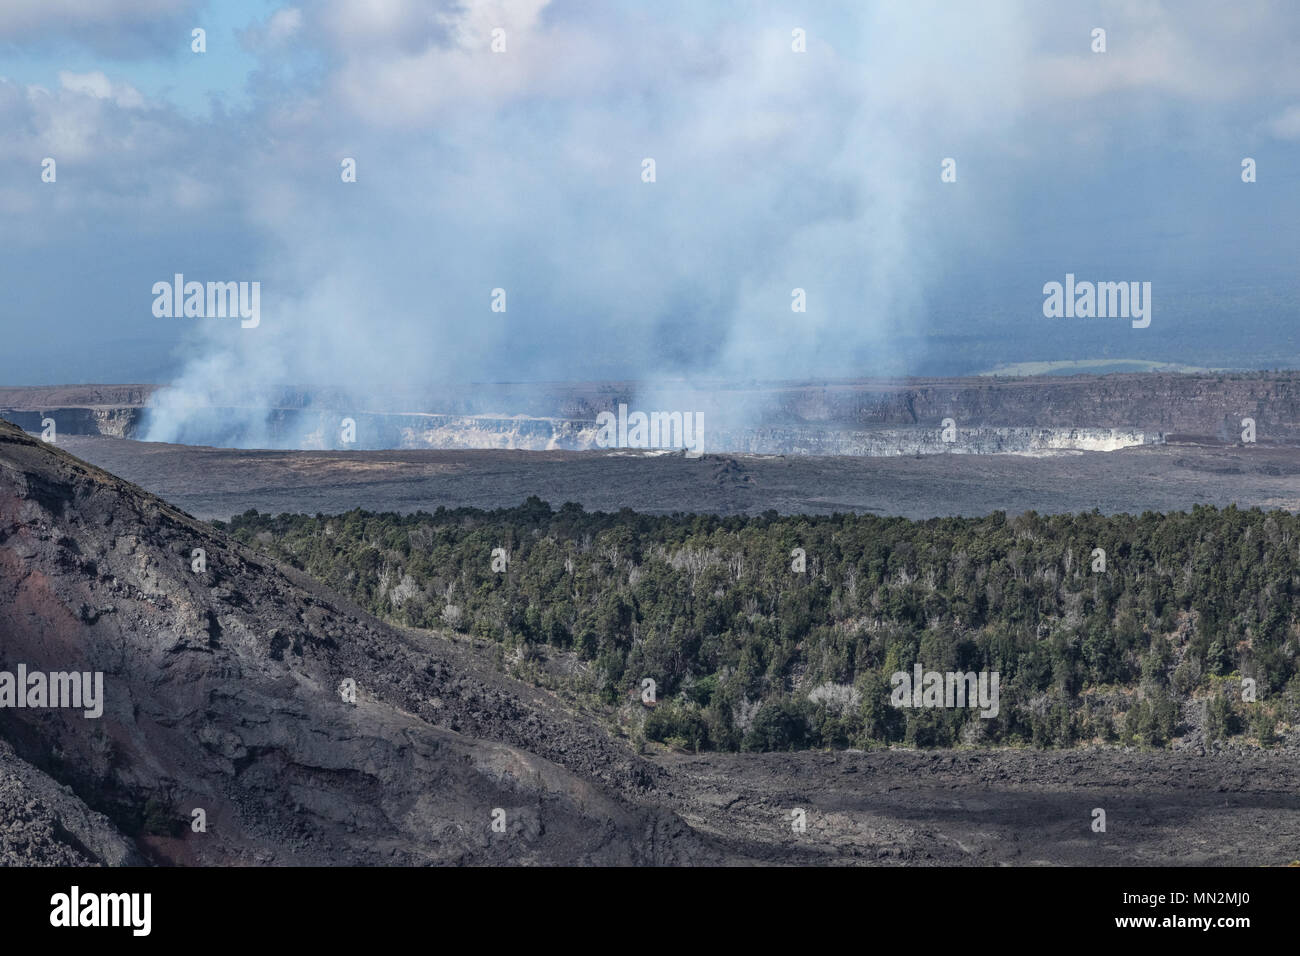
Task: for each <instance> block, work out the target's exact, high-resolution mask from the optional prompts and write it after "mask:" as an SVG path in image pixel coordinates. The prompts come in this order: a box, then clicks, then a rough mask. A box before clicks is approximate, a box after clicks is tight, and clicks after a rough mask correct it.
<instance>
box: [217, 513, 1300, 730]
mask: <svg viewBox="0 0 1300 956" xmlns="http://www.w3.org/2000/svg"><path fill="white" fill-rule="evenodd" d="M217 524H218V525H221V526H223V527H225V525H222V523H221V522H217ZM228 527H229V530H231V531H232V532H233V533H234V534H235V535H236V536H237V537H239V538H240V539H242V540H244V541H247V542H249V543H252V544H254V545H257V546H259V547H261V548H263V549H264V550H266V551H268V552H270V553H272V554H273V555H275V556H276V557H278V558H280V559H282V560H285V561H287V562H289V563H291V564H293V565H295V566H297V567H300V568H302V569H303V570H305V571H307V572H308V573H310V574H312V575H314V576H315V577H317V578H319V579H320V580H321V581H323V582H325V583H326V584H328V585H330V586H332V587H334V588H336V589H338V590H339V591H342V592H344V593H346V594H347V595H349V596H350V597H351V598H352V599H354V600H355V601H357V602H358V603H359V604H361V605H362V606H363V607H365V608H367V609H368V610H370V611H371V612H373V613H375V614H377V615H378V616H380V617H382V618H386V619H389V620H392V621H394V622H397V623H401V624H407V625H411V626H415V627H426V628H447V627H450V628H454V629H456V630H459V631H462V632H468V633H472V634H475V635H479V636H481V637H484V638H488V639H491V640H494V641H499V642H501V644H502V645H504V648H505V650H506V651H507V652H508V653H509V654H510V655H511V657H512V658H513V659H516V660H527V659H528V658H529V657H530V655H532V656H538V655H537V654H536V649H537V648H538V647H539V646H540V645H549V646H550V648H552V649H553V651H552V653H560V654H562V655H566V656H571V657H572V658H573V659H574V660H575V661H576V665H575V667H574V668H573V676H572V679H571V681H570V684H571V686H572V688H573V689H574V690H575V692H578V693H582V694H586V695H589V696H591V697H593V698H599V699H601V700H603V701H604V703H606V704H608V705H622V706H623V707H625V708H626V707H628V706H629V702H633V703H635V704H636V705H637V706H638V707H639V706H640V690H641V688H642V686H643V681H644V680H645V679H646V678H650V679H653V680H654V681H655V684H656V695H657V703H656V706H655V707H654V708H653V710H652V711H649V708H647V710H648V711H649V713H648V717H647V719H646V720H645V723H644V733H645V734H646V736H648V737H650V738H653V739H657V740H661V741H666V742H669V743H672V744H675V745H678V746H684V747H690V748H700V749H705V748H718V749H732V750H735V749H746V750H767V749H789V748H798V747H845V746H856V747H869V746H877V745H881V744H886V743H890V742H904V743H908V744H913V745H917V746H947V745H952V744H960V743H972V744H978V743H996V744H1021V743H1023V744H1032V745H1035V746H1070V745H1074V744H1078V743H1083V742H1093V741H1109V742H1116V743H1133V744H1143V745H1149V746H1162V745H1165V744H1167V743H1168V742H1169V741H1170V740H1171V739H1172V738H1174V737H1176V736H1179V737H1187V738H1189V739H1197V738H1199V739H1200V740H1214V739H1220V738H1225V737H1232V736H1236V735H1243V736H1244V737H1249V738H1252V739H1255V740H1258V741H1261V742H1263V743H1271V742H1273V740H1274V739H1275V735H1276V733H1277V731H1278V730H1285V729H1287V728H1288V727H1289V726H1290V725H1291V724H1294V723H1300V721H1297V716H1296V715H1297V713H1300V678H1297V670H1298V668H1297V660H1296V655H1297V649H1298V640H1297V635H1300V611H1298V610H1297V606H1296V605H1295V603H1294V597H1295V595H1296V593H1297V591H1298V590H1300V517H1297V516H1295V515H1292V514H1289V513H1286V512H1262V511H1260V510H1258V509H1255V510H1250V511H1242V510H1238V509H1236V508H1228V509H1226V510H1218V509H1213V508H1207V507H1197V508H1196V509H1194V510H1193V511H1192V512H1191V513H1187V514H1182V513H1180V514H1168V515H1160V514H1153V513H1147V514H1143V515H1141V516H1132V515H1116V516H1110V517H1107V516H1103V515H1101V514H1098V513H1092V514H1080V515H1073V516H1072V515H1055V516H1040V515H1035V514H1032V513H1030V514H1026V515H1022V516H1020V517H1015V518H1008V517H1007V516H1006V515H1005V514H1003V513H1001V512H999V513H995V514H992V515H989V516H987V517H984V518H977V519H970V518H946V519H933V520H929V521H909V520H905V519H901V518H880V517H873V516H858V515H836V516H832V517H798V516H796V517H779V516H778V515H776V513H775V512H771V513H768V514H765V515H762V516H759V517H753V518H745V517H731V518H719V517H710V516H695V515H686V516H672V517H652V516H646V515H642V514H637V513H634V512H632V511H629V510H624V511H622V512H619V513H617V514H593V513H586V512H584V511H583V510H582V509H581V508H580V507H579V506H577V505H572V504H570V505H565V506H564V507H562V508H560V509H559V510H558V511H555V510H553V509H552V508H551V507H550V506H549V505H547V504H546V503H544V502H542V501H539V500H538V499H536V498H532V499H529V501H528V502H526V503H525V504H523V505H522V506H520V507H518V508H514V509H509V510H499V511H491V512H487V511H479V510H474V509H458V510H455V511H448V510H444V509H439V510H438V511H437V513H435V514H432V515H431V514H427V513H420V514H416V515H410V516H405V517H403V516H399V515H395V514H371V513H366V512H361V511H353V512H350V513H347V514H343V515H338V516H333V517H329V516H316V517H308V516H305V515H281V516H279V517H271V516H268V515H259V514H257V513H256V512H248V513H246V514H245V515H243V516H241V517H239V518H237V519H235V520H234V521H232V522H231V523H230V524H229V526H228ZM494 549H503V552H504V555H505V556H507V557H508V564H507V565H506V570H504V571H497V570H494V569H493V568H494V554H493V552H494ZM796 549H801V550H802V553H803V555H804V557H803V565H804V568H805V569H804V570H803V571H802V572H800V571H798V570H795V568H796V567H797V566H798V564H799V551H798V550H796ZM1097 549H1100V551H1098V550H1097ZM503 552H497V554H496V556H495V563H496V567H498V568H499V567H501V566H502V560H503V558H502V554H503ZM1101 552H1104V570H1094V568H1098V569H1100V568H1101V563H1100V561H1099V558H1100V557H1101ZM918 663H919V664H920V665H922V667H923V669H924V670H925V671H939V672H981V671H983V672H989V673H997V674H998V677H999V681H1000V706H999V708H998V713H997V716H996V717H993V718H984V717H980V716H979V714H978V712H977V710H976V709H974V708H954V707H947V708H944V707H938V708H914V707H909V708H904V707H899V706H895V705H894V703H891V692H892V690H893V682H892V681H891V676H892V675H894V674H896V673H899V672H904V673H908V674H910V673H911V672H912V670H913V667H914V665H916V664H918ZM1252 682H1253V684H1252ZM1252 696H1254V698H1255V699H1254V700H1251V699H1250V698H1251V697H1252ZM895 702H896V701H895Z"/></svg>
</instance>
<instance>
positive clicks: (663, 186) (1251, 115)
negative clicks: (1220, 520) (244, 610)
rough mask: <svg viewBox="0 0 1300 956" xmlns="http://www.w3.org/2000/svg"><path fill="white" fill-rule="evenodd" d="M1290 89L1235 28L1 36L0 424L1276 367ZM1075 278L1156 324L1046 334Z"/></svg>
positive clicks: (1292, 269)
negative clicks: (1129, 301) (16, 398)
mask: <svg viewBox="0 0 1300 956" xmlns="http://www.w3.org/2000/svg"><path fill="white" fill-rule="evenodd" d="M1097 28H1101V29H1104V30H1105V31H1106V33H1105V40H1106V48H1105V51H1104V52H1097V51H1095V50H1094V46H1095V44H1096V41H1095V39H1094V35H1093V33H1094V30H1095V29H1097ZM195 29H202V30H203V31H205V41H206V48H205V50H204V51H203V52H196V51H195V50H194V49H193V46H192V45H193V31H194V30H195ZM498 30H499V31H503V32H502V33H500V34H496V35H497V36H498V37H501V38H503V39H504V49H503V50H494V49H493V37H494V31H498ZM795 31H802V33H801V34H799V35H801V36H802V38H803V40H802V44H800V43H799V41H798V40H797V35H796V32H795ZM800 45H802V46H803V49H802V50H796V49H795V47H796V46H800ZM498 46H500V42H498ZM1297 49H1300V5H1296V4H1294V3H1292V2H1264V0H1253V2H1251V0H1243V2H1236V3H1232V4H1222V3H1217V2H1199V0H1188V2H1178V3H1173V2H1170V3H1159V2H1146V3H1137V2H1097V3H1086V2H1083V3H1080V2H1069V3H1055V2H1043V0H1036V2H1025V3H1016V2H992V0H990V2H970V3H957V2H945V3H941V2H926V0H915V2H906V3H904V2H882V3H865V2H853V3H844V4H831V3H825V4H821V3H793V4H791V3H766V2H743V3H742V2H734V3H733V2H705V0H684V2H675V0H664V2H657V3H654V4H647V3H641V2H638V3H620V2H612V0H599V2H585V0H577V2H575V0H549V2H548V0H464V2H460V3H444V2H437V0H430V2H417V0H365V2H344V0H319V2H304V3H298V4H294V5H284V4H281V3H277V2H262V0H223V2H216V3H204V2H192V0H4V3H3V4H0V130H3V131H4V132H3V135H0V239H2V240H3V254H2V255H0V290H2V292H3V294H2V295H0V384H4V385H21V384H59V383H80V382H151V383H160V384H170V385H173V386H174V387H175V389H176V390H177V393H178V394H199V393H203V394H211V393H212V392H213V391H214V390H222V389H224V390H226V391H229V392H235V393H241V394H244V393H248V394H251V393H253V392H255V391H256V390H257V389H260V388H264V387H269V386H270V385H273V384H278V383H293V384H333V385H343V386H347V387H353V388H356V389H364V388H366V387H370V386H377V385H383V384H386V383H396V382H400V383H411V384H421V383H428V384H434V383H436V384H443V383H457V382H475V381H587V380H594V379H620V380H622V379H637V380H647V381H658V380H666V381H673V380H677V379H687V380H689V379H699V378H715V379H726V380H750V379H760V380H761V379H769V380H770V379H787V378H838V377H857V376H871V375H884V374H889V375H900V374H969V373H976V372H983V371H989V370H992V369H997V368H1000V367H1004V366H1015V365H1017V364H1019V363H1043V362H1060V361H1082V360H1101V359H1116V360H1118V359H1138V360H1143V361H1149V362H1160V363H1179V364H1184V365H1188V366H1196V367H1270V368H1272V367H1294V366H1297V365H1300V341H1298V340H1297V335H1296V328H1297V322H1296V319H1297V318H1300V315H1298V313H1297V310H1298V309H1300V278H1298V277H1297V275H1296V262H1297V254H1298V253H1300V227H1298V225H1297V224H1298V223H1300V56H1297V55H1296V51H1297ZM1247 157H1249V158H1251V159H1253V160H1254V161H1255V171H1256V179H1255V181H1254V182H1250V183H1247V182H1243V180H1242V161H1243V159H1245V158H1247ZM47 159H53V160H54V172H55V176H54V181H53V182H47V181H44V180H43V173H44V171H45V166H44V162H45V160H47ZM348 159H351V160H354V161H355V168H356V181H355V182H345V181H344V176H343V175H342V170H343V164H344V161H345V160H348ZM647 159H653V161H654V180H653V182H647V181H646V179H645V172H644V170H645V160H647ZM945 159H952V160H953V161H954V163H955V165H954V167H953V168H954V169H955V173H956V176H955V181H947V182H945V181H944V179H943V177H942V176H941V173H942V171H943V162H944V160H945ZM177 273H180V274H183V275H184V277H185V279H186V280H187V281H198V282H205V283H206V282H248V283H253V282H256V283H258V284H259V289H260V316H259V322H258V323H257V325H256V326H255V327H247V328H246V327H244V324H243V323H241V322H240V321H239V319H237V318H235V319H232V318H230V317H219V316H179V317H178V316H159V315H157V314H155V313H156V309H155V299H156V295H155V293H154V291H153V289H154V286H155V284H156V283H158V282H168V283H170V282H171V281H172V277H173V276H174V275H175V274H177ZM1067 273H1070V274H1074V275H1075V276H1076V277H1077V278H1078V279H1080V280H1093V281H1138V282H1151V283H1152V321H1151V324H1150V325H1149V326H1148V327H1146V328H1141V329H1138V328H1133V327H1132V326H1131V325H1130V323H1129V322H1128V321H1124V320H1117V319H1080V318H1048V317H1046V316H1045V315H1044V313H1043V303H1044V298H1045V297H1044V292H1043V287H1044V284H1045V283H1048V282H1052V281H1056V282H1063V281H1064V280H1065V276H1066V274H1067ZM498 289H500V290H504V293H505V295H504V306H505V307H504V310H499V306H500V305H501V297H500V296H499V295H494V290H498ZM796 289H802V290H803V301H804V305H805V310H804V311H798V312H796V311H794V310H793V309H792V304H793V303H794V302H795V296H794V290H796ZM494 302H495V303H496V305H497V306H498V309H497V310H494V308H493V304H494Z"/></svg>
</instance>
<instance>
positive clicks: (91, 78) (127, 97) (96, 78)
mask: <svg viewBox="0 0 1300 956" xmlns="http://www.w3.org/2000/svg"><path fill="white" fill-rule="evenodd" d="M59 86H60V87H62V88H63V89H65V90H67V91H68V92H69V93H84V94H85V95H87V96H93V97H94V98H95V99H97V100H112V101H113V102H114V103H116V104H117V105H118V106H121V107H123V108H125V109H139V108H140V107H142V106H144V97H143V96H141V95H140V91H139V90H137V89H136V88H135V87H133V86H131V85H130V84H129V83H113V82H112V81H111V80H110V79H109V78H108V77H107V76H105V75H104V74H103V73H101V72H100V71H98V70H94V71H92V72H90V73H70V72H68V71H67V70H60V71H59Z"/></svg>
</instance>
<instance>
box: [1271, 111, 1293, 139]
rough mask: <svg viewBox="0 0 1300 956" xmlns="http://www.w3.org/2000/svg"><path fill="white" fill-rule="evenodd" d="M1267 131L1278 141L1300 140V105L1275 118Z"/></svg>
mask: <svg viewBox="0 0 1300 956" xmlns="http://www.w3.org/2000/svg"><path fill="white" fill-rule="evenodd" d="M1268 131H1269V132H1270V133H1272V134H1273V135H1274V136H1276V137H1277V138H1278V139H1300V105H1297V106H1291V107H1288V108H1287V109H1285V110H1283V111H1282V113H1281V114H1279V115H1278V116H1275V117H1274V118H1273V119H1272V120H1271V121H1270V122H1269V124H1268Z"/></svg>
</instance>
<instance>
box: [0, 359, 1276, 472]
mask: <svg viewBox="0 0 1300 956" xmlns="http://www.w3.org/2000/svg"><path fill="white" fill-rule="evenodd" d="M166 401H167V400H166V396H165V394H155V393H154V390H153V389H152V387H151V386H87V387H84V388H82V389H77V388H74V387H70V386H68V387H60V388H48V389H12V388H11V389H0V417H4V418H7V419H9V420H10V421H13V422H15V423H16V424H18V425H20V426H22V427H23V428H24V429H26V430H27V431H29V432H37V431H39V430H40V427H41V421H42V419H43V418H45V417H49V418H52V419H54V420H55V422H56V425H57V427H58V429H59V432H60V434H67V435H111V436H114V437H127V438H150V439H153V440H165V441H176V442H184V443H187V444H207V445H219V446H235V447H273V448H300V449H311V448H343V447H347V446H346V445H345V444H344V442H343V432H342V422H343V419H344V418H351V419H352V420H353V421H354V422H355V423H356V441H355V443H354V444H353V445H352V447H355V448H370V449H380V448H446V449H453V448H521V449H531V450H541V449H564V450H582V449H588V448H594V447H596V435H597V428H596V416H597V415H598V414H599V413H600V412H601V411H607V410H615V409H616V408H617V407H618V405H619V404H620V403H621V404H626V405H627V406H628V407H629V409H630V410H632V411H637V410H641V411H646V412H650V411H690V412H700V413H702V414H703V416H704V427H705V447H706V450H708V451H714V452H736V453H739V452H750V453H761V454H814V455H867V456H879V455H883V456H894V455H910V454H916V453H920V454H931V453H937V452H946V451H955V452H958V453H975V454H988V453H995V454H1029V455H1033V454H1043V453H1050V452H1052V451H1063V450H1100V449H1115V448H1123V447H1128V446H1130V445H1134V444H1149V443H1153V442H1157V443H1158V442H1160V441H1162V440H1164V438H1165V437H1174V438H1178V437H1194V438H1198V439H1209V440H1212V441H1218V442H1236V441H1238V440H1239V438H1240V435H1241V432H1242V428H1243V426H1242V419H1243V418H1251V419H1253V420H1254V422H1255V428H1256V434H1257V438H1258V440H1259V441H1260V442H1264V443H1297V442H1300V373H1297V372H1279V373H1267V374H1265V373H1256V374H1237V375H1229V374H1223V375H1170V374H1141V375H1110V376H1078V377H1070V378H1059V377H1043V378H1021V379H987V378H979V379H948V380H938V379H936V380H913V381H903V382H873V381H859V382H840V383H828V384H825V385H787V384H771V385H761V386H758V385H756V386H750V387H736V386H718V387H716V388H699V389H690V388H682V389H674V390H672V391H668V390H665V389H664V388H662V387H660V388H658V389H655V390H649V389H645V388H641V389H638V388H637V387H636V386H633V385H628V384H626V383H594V384H588V385H545V384H538V385H509V386H507V385H487V386H474V387H472V388H467V389H459V390H455V389H429V390H416V389H396V388H394V389H390V390H386V391H384V392H383V393H382V394H379V395H368V396H366V398H365V400H364V401H358V400H355V399H350V398H349V397H348V396H347V395H346V394H345V393H343V392H342V391H341V390H339V389H328V388H323V389H313V390H305V389H284V390H281V391H279V392H277V393H276V394H275V395H273V396H270V397H268V398H266V399H265V407H262V406H261V405H259V406H258V407H257V408H255V409H251V410H250V409H249V408H248V407H246V406H240V405H236V404H233V403H232V404H223V402H222V401H221V400H214V401H213V403H211V404H209V405H205V406H203V407H202V408H201V410H200V412H199V413H195V412H190V411H187V410H185V409H180V410H178V409H174V408H173V409H171V410H170V411H169V413H168V415H167V416H165V417H166V418H167V420H168V421H169V422H171V423H173V424H172V425H171V426H169V427H167V428H161V427H160V426H159V422H160V421H162V420H163V417H164V416H162V415H161V414H160V412H159V410H158V409H157V408H155V407H154V405H155V404H157V403H163V404H164V405H165V403H166ZM945 419H952V421H953V422H954V423H955V426H956V428H957V429H958V430H959V433H960V435H961V436H962V438H961V439H960V440H959V441H957V442H955V443H946V442H940V441H939V439H938V438H937V437H936V436H937V434H938V431H939V429H940V428H941V427H942V425H943V422H944V420H945ZM940 446H942V447H940Z"/></svg>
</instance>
